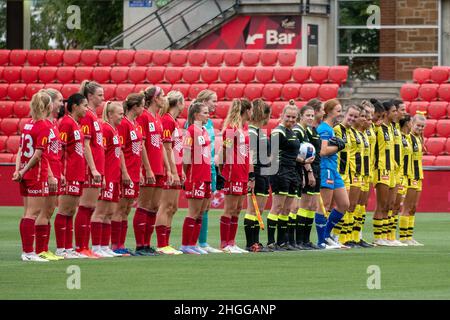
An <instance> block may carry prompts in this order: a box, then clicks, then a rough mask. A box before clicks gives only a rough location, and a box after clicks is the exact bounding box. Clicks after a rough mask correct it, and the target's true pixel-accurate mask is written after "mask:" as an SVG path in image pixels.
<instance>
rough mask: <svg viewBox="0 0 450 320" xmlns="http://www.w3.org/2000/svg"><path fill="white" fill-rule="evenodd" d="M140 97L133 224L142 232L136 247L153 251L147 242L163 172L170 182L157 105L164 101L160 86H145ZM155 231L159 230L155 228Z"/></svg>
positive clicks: (160, 191)
mask: <svg viewBox="0 0 450 320" xmlns="http://www.w3.org/2000/svg"><path fill="white" fill-rule="evenodd" d="M144 96H145V108H146V109H145V110H144V112H143V113H142V115H141V116H139V117H138V118H137V119H136V121H137V122H138V124H139V125H140V126H141V127H142V134H143V138H144V150H143V151H144V152H143V154H142V161H143V166H144V168H143V175H144V183H143V184H142V185H141V190H140V194H139V199H138V206H137V209H136V213H135V215H134V220H133V227H134V229H135V230H134V232H135V234H140V233H141V232H143V233H144V240H143V242H142V243H139V242H136V247H137V248H136V250H137V251H143V252H150V253H155V252H156V250H155V249H154V248H153V247H151V246H150V241H151V237H152V234H153V230H154V228H155V222H156V213H157V211H158V207H159V200H160V198H161V194H162V190H163V187H164V182H165V180H166V178H165V175H166V174H167V176H168V177H167V181H168V182H169V183H171V182H172V181H171V175H170V168H169V166H168V164H167V159H166V154H165V152H164V148H163V142H162V136H163V128H162V123H161V117H160V115H159V112H160V110H161V108H162V107H163V106H164V105H165V104H166V103H167V101H166V99H165V97H164V91H163V90H162V89H161V88H160V87H148V88H147V89H146V90H145V91H144ZM165 169H166V171H165ZM144 223H145V224H144ZM158 231H159V232H161V231H163V230H160V229H159V230H158Z"/></svg>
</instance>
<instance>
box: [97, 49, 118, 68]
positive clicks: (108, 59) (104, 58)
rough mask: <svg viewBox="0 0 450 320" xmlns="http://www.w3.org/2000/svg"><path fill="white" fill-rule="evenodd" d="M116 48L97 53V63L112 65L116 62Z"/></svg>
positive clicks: (106, 65)
mask: <svg viewBox="0 0 450 320" xmlns="http://www.w3.org/2000/svg"><path fill="white" fill-rule="evenodd" d="M116 56H117V50H102V51H100V53H99V54H98V58H97V60H98V64H99V65H100V66H104V67H110V66H113V65H114V64H115V63H116Z"/></svg>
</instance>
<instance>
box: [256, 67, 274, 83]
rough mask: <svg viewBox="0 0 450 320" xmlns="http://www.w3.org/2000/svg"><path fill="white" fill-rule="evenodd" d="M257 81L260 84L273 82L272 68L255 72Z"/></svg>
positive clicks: (259, 69) (258, 69) (262, 68)
mask: <svg viewBox="0 0 450 320" xmlns="http://www.w3.org/2000/svg"><path fill="white" fill-rule="evenodd" d="M255 79H256V81H257V82H260V83H268V82H272V80H273V68H272V67H258V68H257V69H256V72H255Z"/></svg>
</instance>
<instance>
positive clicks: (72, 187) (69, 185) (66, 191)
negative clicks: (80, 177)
mask: <svg viewBox="0 0 450 320" xmlns="http://www.w3.org/2000/svg"><path fill="white" fill-rule="evenodd" d="M83 184H84V182H83V181H66V185H65V186H64V187H61V188H60V189H59V194H60V195H65V196H75V197H81V194H82V192H83Z"/></svg>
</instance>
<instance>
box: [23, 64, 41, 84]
mask: <svg viewBox="0 0 450 320" xmlns="http://www.w3.org/2000/svg"><path fill="white" fill-rule="evenodd" d="M38 72H39V67H30V66H25V67H23V68H22V71H21V72H20V77H21V78H22V81H23V82H25V83H33V82H37V81H38Z"/></svg>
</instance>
